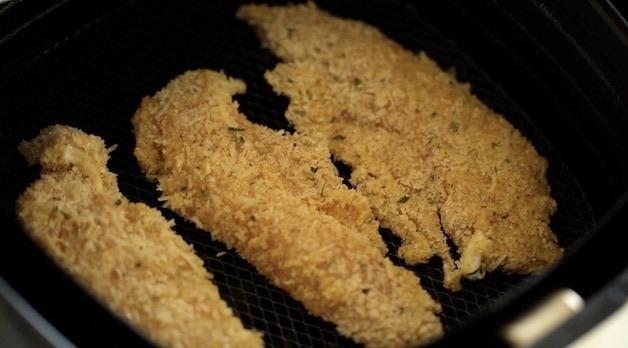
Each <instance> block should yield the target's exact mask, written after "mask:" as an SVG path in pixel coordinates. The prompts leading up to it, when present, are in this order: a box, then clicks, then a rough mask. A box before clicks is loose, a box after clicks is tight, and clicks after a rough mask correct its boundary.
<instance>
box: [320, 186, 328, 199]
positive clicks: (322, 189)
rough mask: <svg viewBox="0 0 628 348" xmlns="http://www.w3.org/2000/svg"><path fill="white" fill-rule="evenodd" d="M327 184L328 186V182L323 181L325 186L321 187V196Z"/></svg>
mask: <svg viewBox="0 0 628 348" xmlns="http://www.w3.org/2000/svg"><path fill="white" fill-rule="evenodd" d="M325 186H327V183H323V188H321V197H322V196H323V192H325Z"/></svg>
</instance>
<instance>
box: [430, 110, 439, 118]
mask: <svg viewBox="0 0 628 348" xmlns="http://www.w3.org/2000/svg"><path fill="white" fill-rule="evenodd" d="M436 115H438V111H432V113H431V114H430V116H432V117H434V116H436Z"/></svg>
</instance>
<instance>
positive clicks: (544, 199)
mask: <svg viewBox="0 0 628 348" xmlns="http://www.w3.org/2000/svg"><path fill="white" fill-rule="evenodd" d="M236 15H237V17H238V18H240V19H242V20H244V21H246V22H248V23H249V24H250V25H252V26H253V27H254V28H256V29H257V32H258V34H259V37H260V39H261V41H262V44H263V45H264V46H265V47H266V48H268V49H270V50H272V51H273V52H274V53H275V54H276V55H277V56H278V57H279V58H281V59H282V60H283V62H282V63H280V64H278V65H277V66H276V67H275V68H274V69H273V70H272V71H268V72H267V73H266V74H265V77H266V79H267V80H268V82H269V83H270V84H271V85H272V86H273V88H274V90H275V91H276V92H277V93H279V94H282V95H285V96H287V97H289V98H290V105H289V107H288V110H287V111H286V117H287V118H288V120H289V121H290V122H291V123H292V124H293V125H294V126H295V128H296V129H297V130H298V131H300V132H305V133H308V134H321V135H322V136H323V137H326V138H328V139H329V146H330V149H331V152H332V153H333V155H334V156H336V157H337V158H338V159H340V160H342V161H343V162H345V163H346V164H348V165H350V166H351V167H352V169H353V172H352V176H351V183H352V184H353V185H354V186H355V187H356V188H357V189H358V190H359V191H361V192H362V193H364V194H365V195H366V196H367V197H368V198H369V201H370V202H371V205H372V207H373V210H374V212H375V215H376V216H377V217H378V219H379V220H380V223H381V225H382V226H383V227H389V228H390V229H392V231H393V232H394V233H396V234H397V235H398V236H399V237H401V239H402V246H401V247H400V249H399V254H400V256H402V257H403V258H404V259H405V260H406V261H407V262H408V263H410V264H416V263H422V262H426V261H427V260H429V259H430V258H431V257H432V256H434V255H437V256H439V257H441V258H442V259H443V261H444V262H443V263H444V269H445V280H444V283H445V286H446V287H448V288H450V289H459V288H460V278H461V277H466V278H470V279H478V278H482V277H483V276H484V274H485V272H491V271H495V270H498V271H503V272H507V273H521V274H527V273H534V272H539V271H542V270H544V269H546V268H547V267H548V266H549V265H552V264H553V263H554V262H556V260H557V259H559V258H560V257H561V255H562V249H561V248H560V246H559V244H558V242H557V238H556V236H555V235H554V234H553V233H552V231H551V229H550V228H549V225H548V224H549V220H550V216H551V215H552V214H553V213H554V211H555V210H556V203H555V201H554V200H553V199H552V197H551V195H550V187H549V184H548V183H547V180H546V178H545V173H546V170H547V162H546V160H545V159H544V158H542V157H541V156H540V155H539V154H538V153H537V152H536V150H535V149H534V147H533V145H532V144H531V143H530V142H529V141H528V140H527V139H525V138H524V137H523V136H522V135H521V133H520V132H519V131H517V130H516V129H515V128H514V127H513V126H512V125H510V124H509V123H508V122H507V121H506V120H505V119H504V118H502V117H501V116H500V115H498V114H496V113H495V112H493V111H492V110H491V109H489V108H488V107H487V106H486V105H484V104H483V103H482V102H481V101H480V100H479V99H477V97H475V96H474V95H473V94H472V93H471V91H470V88H469V86H468V85H467V84H462V83H459V82H458V81H456V79H455V77H454V76H452V74H451V73H448V72H444V71H443V70H441V69H440V68H439V67H438V66H437V64H436V63H435V62H434V61H432V60H431V59H430V58H429V57H428V56H427V55H426V54H425V53H423V52H420V53H418V54H415V53H412V52H410V51H408V50H405V49H404V48H403V47H402V46H401V45H399V44H398V43H396V42H394V41H392V40H390V39H389V38H387V37H386V36H385V35H384V34H382V33H381V32H380V31H379V30H378V29H376V28H374V27H372V26H370V25H368V24H365V23H362V22H358V21H354V20H348V19H342V18H338V17H335V16H333V15H331V14H329V13H327V12H325V11H322V10H319V9H318V8H317V7H316V5H315V4H314V3H311V2H310V3H308V4H303V5H288V6H276V7H271V6H268V5H245V6H242V7H241V8H240V9H239V10H238V12H237V14H236ZM443 232H444V233H445V234H446V235H447V237H449V238H450V239H451V240H452V241H453V243H455V245H456V246H457V249H458V250H457V252H458V253H459V254H460V258H459V259H458V260H457V261H456V263H454V260H453V258H452V256H451V251H450V250H449V247H448V245H447V238H446V237H445V235H444V234H443Z"/></svg>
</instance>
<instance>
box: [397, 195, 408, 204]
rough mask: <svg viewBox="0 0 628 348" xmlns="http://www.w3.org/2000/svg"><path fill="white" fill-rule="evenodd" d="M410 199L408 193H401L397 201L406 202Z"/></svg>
mask: <svg viewBox="0 0 628 348" xmlns="http://www.w3.org/2000/svg"><path fill="white" fill-rule="evenodd" d="M409 199H410V196H409V195H403V197H401V198H399V200H398V201H397V203H406V202H407V201H408V200H409Z"/></svg>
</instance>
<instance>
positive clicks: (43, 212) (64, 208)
mask: <svg viewBox="0 0 628 348" xmlns="http://www.w3.org/2000/svg"><path fill="white" fill-rule="evenodd" d="M19 151H20V152H21V153H22V154H23V155H24V156H25V158H26V159H27V161H28V163H29V164H31V165H35V164H40V165H41V167H42V174H41V177H40V178H39V179H38V180H37V181H36V182H34V183H33V184H31V185H30V186H29V187H28V188H27V189H26V191H25V192H24V193H23V194H22V195H21V196H20V197H19V198H18V200H17V203H16V208H17V215H18V217H19V220H20V221H21V223H22V224H23V226H24V229H25V232H26V233H27V234H28V235H29V236H30V237H31V238H32V239H33V240H34V241H35V242H36V243H37V244H38V245H39V246H40V247H41V248H42V249H43V250H44V251H45V252H46V253H47V254H48V255H49V256H50V257H51V258H52V259H53V260H54V261H55V262H56V263H57V264H58V265H59V266H60V267H61V268H63V269H64V270H65V271H67V272H68V273H69V274H70V275H71V276H73V277H74V279H76V281H77V283H79V284H80V285H81V286H82V287H83V288H84V289H85V290H86V291H88V292H89V293H91V294H92V295H93V296H94V297H95V298H96V299H98V300H99V301H101V302H102V303H103V304H104V305H106V306H107V307H108V308H109V309H111V311H112V312H113V313H115V314H116V315H117V316H118V317H119V318H120V319H122V320H124V321H125V322H127V323H128V324H130V326H131V327H133V328H135V329H136V330H137V331H138V332H139V333H140V334H142V335H143V336H144V337H146V338H147V339H148V340H150V341H151V342H153V343H155V344H158V345H159V346H163V347H200V346H213V347H261V346H263V341H262V337H261V334H259V333H258V332H255V331H252V330H248V329H245V328H244V326H243V325H242V323H241V321H240V319H238V318H237V317H235V316H234V314H233V312H232V310H231V308H229V307H228V305H227V303H226V302H224V301H223V300H222V299H221V298H220V294H219V292H218V288H217V287H216V286H215V285H214V284H213V283H212V282H211V274H209V273H208V272H207V270H206V269H205V268H204V266H203V261H202V260H201V259H200V258H199V257H198V256H196V254H195V253H194V250H193V248H192V246H191V245H189V244H187V243H186V242H185V241H184V240H183V239H182V238H181V237H180V236H178V235H177V234H176V233H175V232H174V231H173V230H172V225H173V223H172V222H171V221H168V220H166V219H165V218H164V217H163V216H162V215H161V213H160V212H159V211H158V210H156V209H152V208H150V207H148V206H147V205H145V204H143V203H131V202H129V201H128V200H127V199H126V198H125V197H124V196H123V195H122V194H121V193H120V191H119V189H118V186H117V180H116V176H115V175H114V174H113V173H111V172H109V171H108V170H107V167H106V163H107V160H108V159H109V152H108V151H107V150H106V149H105V144H104V142H103V140H102V139H101V138H99V137H97V136H94V135H88V134H85V133H84V132H82V131H81V130H78V129H76V128H71V127H68V126H61V125H55V126H50V127H48V128H46V129H44V130H42V131H41V133H40V135H39V136H37V137H36V138H34V139H33V140H31V141H28V142H26V141H25V142H22V143H21V144H20V145H19Z"/></svg>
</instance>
